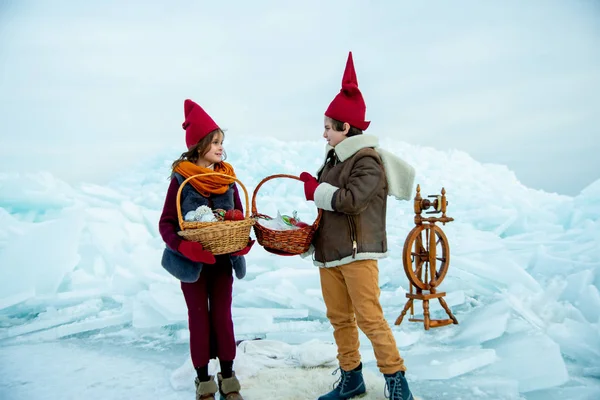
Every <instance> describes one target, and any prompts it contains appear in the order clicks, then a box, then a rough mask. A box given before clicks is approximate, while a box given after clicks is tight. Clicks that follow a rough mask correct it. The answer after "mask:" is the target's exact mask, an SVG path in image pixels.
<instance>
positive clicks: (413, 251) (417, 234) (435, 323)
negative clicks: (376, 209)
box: [395, 185, 458, 330]
mask: <svg viewBox="0 0 600 400" xmlns="http://www.w3.org/2000/svg"><path fill="white" fill-rule="evenodd" d="M441 193H442V194H441V196H439V195H433V196H428V197H430V198H431V197H433V198H435V200H433V201H431V200H429V199H423V198H421V187H420V186H419V185H417V194H416V196H415V199H414V209H415V224H416V226H415V227H414V228H413V229H412V230H411V231H410V232H409V234H408V236H407V238H406V241H405V242H404V250H403V252H402V262H403V264H404V272H405V273H406V276H407V277H408V281H409V285H410V293H407V294H406V297H407V298H408V301H407V302H406V305H405V306H404V309H403V310H402V313H401V314H400V316H398V318H397V319H396V323H395V324H396V325H400V323H402V319H403V318H404V316H405V315H406V312H407V311H408V309H409V308H410V310H411V318H410V319H409V321H412V322H423V325H424V327H425V330H429V328H436V327H440V326H445V325H449V324H458V320H457V319H456V317H455V316H454V315H453V314H452V312H451V311H450V308H449V307H448V305H447V304H446V301H445V300H444V298H443V297H444V296H445V295H446V293H444V292H437V287H438V286H439V285H440V284H441V283H442V281H443V280H444V277H445V276H446V273H447V272H448V267H449V266H450V245H449V243H448V238H447V237H446V235H445V234H444V231H443V230H442V228H440V227H439V226H438V225H436V224H435V223H436V222H441V223H442V224H444V225H445V224H446V223H447V222H451V221H454V218H450V217H447V216H446V206H447V204H448V202H447V200H446V190H445V189H444V188H442V192H441ZM431 207H433V208H434V209H435V210H434V211H429V212H427V214H436V213H442V216H441V217H427V218H425V217H423V216H421V213H422V211H423V210H427V209H429V208H431ZM413 288H416V293H413ZM425 292H429V293H425ZM431 299H438V300H439V302H440V304H441V305H442V307H443V308H444V310H445V311H446V314H448V316H449V317H450V318H449V319H442V320H436V319H431V318H430V315H429V300H431ZM415 300H421V301H423V319H416V318H414V306H413V302H414V301H415Z"/></svg>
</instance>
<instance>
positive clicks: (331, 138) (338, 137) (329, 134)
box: [323, 117, 350, 147]
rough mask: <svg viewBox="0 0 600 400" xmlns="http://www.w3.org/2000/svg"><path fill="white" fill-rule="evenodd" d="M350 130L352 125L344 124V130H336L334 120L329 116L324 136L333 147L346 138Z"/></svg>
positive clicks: (326, 119) (326, 118) (326, 120)
mask: <svg viewBox="0 0 600 400" xmlns="http://www.w3.org/2000/svg"><path fill="white" fill-rule="evenodd" d="M349 130H350V125H348V124H344V130H343V131H336V130H334V129H333V122H332V121H331V119H330V118H329V117H325V131H324V132H323V137H324V138H325V140H327V143H329V145H330V146H331V147H335V146H336V145H337V144H338V143H340V142H341V141H342V140H344V139H346V134H347V133H348V131H349Z"/></svg>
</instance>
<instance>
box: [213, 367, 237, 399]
mask: <svg viewBox="0 0 600 400" xmlns="http://www.w3.org/2000/svg"><path fill="white" fill-rule="evenodd" d="M217 378H218V380H219V392H220V393H221V399H224V400H244V398H243V397H242V395H241V394H240V389H241V386H240V381H238V378H236V376H235V372H233V373H232V375H231V378H225V379H223V376H221V374H220V373H219V374H217Z"/></svg>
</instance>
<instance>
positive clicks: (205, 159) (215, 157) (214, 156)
mask: <svg viewBox="0 0 600 400" xmlns="http://www.w3.org/2000/svg"><path fill="white" fill-rule="evenodd" d="M221 161H223V134H222V133H221V132H219V133H217V134H216V135H215V136H214V137H213V138H212V141H211V142H210V147H209V148H208V151H207V152H206V154H204V155H200V157H198V162H197V164H198V165H199V166H201V167H208V166H209V165H211V164H215V163H218V162H221Z"/></svg>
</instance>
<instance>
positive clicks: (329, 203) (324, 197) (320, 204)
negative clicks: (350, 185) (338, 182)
mask: <svg viewBox="0 0 600 400" xmlns="http://www.w3.org/2000/svg"><path fill="white" fill-rule="evenodd" d="M338 189H339V188H337V187H335V186H333V185H330V184H329V183H325V182H323V183H321V184H319V186H317V190H315V205H316V206H317V208H321V209H323V210H325V211H335V210H334V209H333V196H334V194H335V192H337V191H338Z"/></svg>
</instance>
